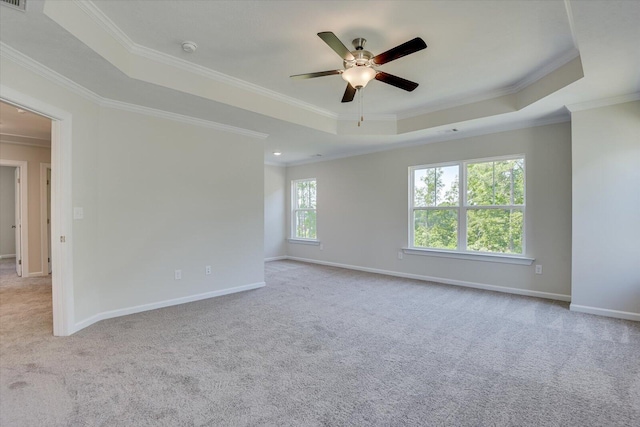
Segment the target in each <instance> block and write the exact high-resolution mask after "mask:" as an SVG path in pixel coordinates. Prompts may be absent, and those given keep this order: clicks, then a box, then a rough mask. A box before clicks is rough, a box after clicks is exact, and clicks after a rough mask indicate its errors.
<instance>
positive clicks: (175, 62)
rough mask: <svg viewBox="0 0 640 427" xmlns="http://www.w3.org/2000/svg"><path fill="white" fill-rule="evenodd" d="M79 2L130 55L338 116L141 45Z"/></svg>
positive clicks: (91, 6) (89, 5) (90, 4)
mask: <svg viewBox="0 0 640 427" xmlns="http://www.w3.org/2000/svg"><path fill="white" fill-rule="evenodd" d="M75 3H76V4H77V6H78V7H79V8H80V9H81V10H82V11H83V12H84V13H86V14H87V15H88V16H89V17H90V18H91V19H92V20H93V21H94V22H96V23H97V24H98V25H99V26H100V27H101V28H102V29H103V30H105V31H106V32H107V34H109V35H110V36H111V37H113V39H114V40H116V41H117V42H118V43H120V44H121V45H122V46H123V47H124V48H125V49H126V50H127V51H128V52H129V53H130V54H131V55H138V56H141V57H143V58H147V59H150V60H152V61H157V62H159V63H162V64H165V65H169V66H172V67H176V68H178V69H181V70H183V71H187V72H191V73H194V74H197V75H200V76H203V77H206V78H209V79H212V80H215V81H217V82H220V83H224V84H228V85H230V86H234V87H237V88H239V89H243V90H246V91H249V92H252V93H254V94H257V95H261V96H265V97H268V98H271V99H273V100H276V101H280V102H283V103H286V104H289V105H292V106H294V107H297V108H302V109H304V110H307V111H311V112H313V113H316V114H320V115H322V116H324V117H329V118H332V119H337V118H338V114H336V113H334V112H332V111H329V110H325V109H324V108H320V107H317V106H315V105H313V104H309V103H307V102H304V101H300V100H298V99H295V98H292V97H290V96H286V95H283V94H281V93H278V92H276V91H273V90H270V89H266V88H264V87H262V86H258V85H256V84H253V83H249V82H247V81H244V80H241V79H238V78H236V77H232V76H229V75H227V74H223V73H220V72H218V71H215V70H212V69H210V68H207V67H203V66H201V65H198V64H194V63H193V62H189V61H185V60H184V59H180V58H177V57H175V56H172V55H169V54H166V53H163V52H160V51H157V50H155V49H151V48H148V47H146V46H142V45H139V44H137V43H135V42H134V41H133V40H131V39H130V38H129V36H127V35H126V33H125V32H124V31H122V30H121V29H120V28H119V27H118V26H117V25H116V24H115V23H114V22H113V21H112V20H111V19H110V18H109V17H108V16H107V15H105V14H104V13H103V12H102V11H101V10H100V8H98V7H97V6H96V5H95V4H94V3H93V2H92V1H90V0H87V1H78V0H75Z"/></svg>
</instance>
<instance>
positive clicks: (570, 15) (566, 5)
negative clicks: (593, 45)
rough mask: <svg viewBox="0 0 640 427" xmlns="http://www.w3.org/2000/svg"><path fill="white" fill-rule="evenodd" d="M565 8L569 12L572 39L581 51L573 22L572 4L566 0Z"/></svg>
mask: <svg viewBox="0 0 640 427" xmlns="http://www.w3.org/2000/svg"><path fill="white" fill-rule="evenodd" d="M564 8H565V10H566V11H567V19H569V30H570V31H571V38H572V39H573V45H574V46H575V47H576V49H578V50H579V49H580V48H579V47H578V38H577V37H576V25H575V23H574V20H573V10H572V9H571V3H570V2H569V0H564Z"/></svg>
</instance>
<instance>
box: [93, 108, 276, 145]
mask: <svg viewBox="0 0 640 427" xmlns="http://www.w3.org/2000/svg"><path fill="white" fill-rule="evenodd" d="M101 105H102V106H103V107H109V108H115V109H117V110H122V111H128V112H130V113H138V114H144V115H147V116H152V117H158V118H161V119H167V120H174V121H177V122H181V123H187V124H190V125H195V126H201V127H205V128H209V129H215V130H219V131H223V132H229V133H235V134H238V135H243V136H248V137H251V138H257V139H266V138H267V137H268V136H269V135H268V134H266V133H262V132H256V131H252V130H249V129H243V128H239V127H235V126H230V125H225V124H222V123H218V122H212V121H209V120H204V119H199V118H197V117H191V116H185V115H182V114H178V113H171V112H169V111H164V110H158V109H155V108H151V107H144V106H142V105H135V104H129V103H126V102H121V101H114V100H112V99H104V100H103V101H102V103H101Z"/></svg>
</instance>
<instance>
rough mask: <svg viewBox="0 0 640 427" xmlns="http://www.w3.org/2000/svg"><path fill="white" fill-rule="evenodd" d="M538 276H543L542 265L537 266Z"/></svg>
mask: <svg viewBox="0 0 640 427" xmlns="http://www.w3.org/2000/svg"><path fill="white" fill-rule="evenodd" d="M536 274H542V265H540V264H538V265H536Z"/></svg>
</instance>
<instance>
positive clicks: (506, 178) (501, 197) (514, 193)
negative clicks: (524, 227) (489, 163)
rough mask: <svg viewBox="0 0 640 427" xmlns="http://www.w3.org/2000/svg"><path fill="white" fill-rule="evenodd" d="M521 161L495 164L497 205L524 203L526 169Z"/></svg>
mask: <svg viewBox="0 0 640 427" xmlns="http://www.w3.org/2000/svg"><path fill="white" fill-rule="evenodd" d="M522 166H523V162H522V160H521V159H518V160H504V161H500V162H495V163H494V175H495V203H494V204H496V205H521V204H523V203H524V169H523V167H522Z"/></svg>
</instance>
